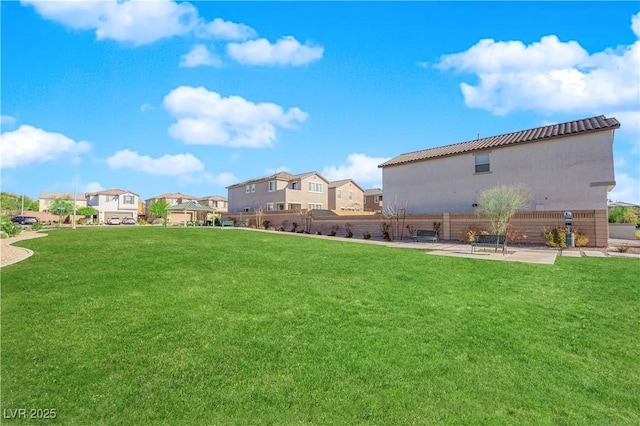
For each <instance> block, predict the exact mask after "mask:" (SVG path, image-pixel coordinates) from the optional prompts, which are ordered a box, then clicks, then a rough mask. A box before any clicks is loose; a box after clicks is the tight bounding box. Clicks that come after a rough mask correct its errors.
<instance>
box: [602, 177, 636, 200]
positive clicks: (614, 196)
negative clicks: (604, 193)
mask: <svg viewBox="0 0 640 426" xmlns="http://www.w3.org/2000/svg"><path fill="white" fill-rule="evenodd" d="M608 198H609V199H610V200H612V201H622V202H625V203H632V204H638V205H640V179H638V178H637V177H632V176H629V175H628V174H626V173H616V186H615V188H613V190H612V191H611V192H610V193H609V195H608Z"/></svg>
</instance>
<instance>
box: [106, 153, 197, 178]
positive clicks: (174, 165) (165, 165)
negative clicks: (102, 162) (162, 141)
mask: <svg viewBox="0 0 640 426" xmlns="http://www.w3.org/2000/svg"><path fill="white" fill-rule="evenodd" d="M107 164H108V165H109V167H111V168H112V169H116V170H117V169H131V170H137V171H140V172H143V173H148V174H150V175H163V176H179V175H183V174H186V173H192V172H201V171H202V170H204V166H203V165H202V163H201V162H200V160H198V159H197V158H196V157H194V156H193V155H191V154H177V155H168V154H167V155H163V156H162V157H160V158H151V157H149V156H146V155H139V154H138V153H137V152H135V151H131V150H128V149H124V150H122V151H118V152H116V153H115V154H114V155H112V156H111V157H109V158H107Z"/></svg>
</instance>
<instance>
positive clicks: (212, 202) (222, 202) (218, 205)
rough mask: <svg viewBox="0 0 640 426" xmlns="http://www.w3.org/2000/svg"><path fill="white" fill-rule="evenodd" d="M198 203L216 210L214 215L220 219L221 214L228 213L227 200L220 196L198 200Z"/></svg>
mask: <svg viewBox="0 0 640 426" xmlns="http://www.w3.org/2000/svg"><path fill="white" fill-rule="evenodd" d="M198 203H200V204H202V205H203V206H207V207H211V208H212V209H214V211H213V214H215V215H216V216H218V217H220V214H221V213H226V212H227V211H228V206H227V199H226V198H224V197H221V196H220V195H209V196H208V197H202V198H198Z"/></svg>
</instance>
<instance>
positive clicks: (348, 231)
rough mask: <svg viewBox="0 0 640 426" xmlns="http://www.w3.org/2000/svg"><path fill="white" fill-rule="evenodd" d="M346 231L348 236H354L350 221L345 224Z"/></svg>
mask: <svg viewBox="0 0 640 426" xmlns="http://www.w3.org/2000/svg"><path fill="white" fill-rule="evenodd" d="M344 232H345V237H346V238H351V237H353V232H351V224H350V223H349V222H347V223H345V224H344Z"/></svg>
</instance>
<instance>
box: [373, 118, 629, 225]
mask: <svg viewBox="0 0 640 426" xmlns="http://www.w3.org/2000/svg"><path fill="white" fill-rule="evenodd" d="M619 127H620V123H619V122H618V120H616V119H615V118H607V117H605V116H598V117H592V118H586V119H581V120H576V121H570V122H566V123H560V124H552V125H549V126H543V127H538V128H535V129H530V130H522V131H519V132H514V133H507V134H503V135H498V136H492V137H487V138H482V139H477V140H472V141H468V142H462V143H457V144H453V145H446V146H441V147H437V148H431V149H425V150H422V151H416V152H410V153H406V154H402V155H399V156H397V157H395V158H392V159H391V160H389V161H387V162H385V163H383V164H381V165H380V166H379V167H381V168H382V180H383V188H384V204H385V206H386V205H387V204H388V203H395V204H397V206H399V207H403V208H406V211H407V213H434V212H471V211H474V207H475V204H476V202H477V200H478V196H479V194H480V193H481V192H482V191H484V190H486V189H488V188H491V187H494V186H496V185H499V184H515V183H522V184H525V185H526V186H527V187H528V188H529V190H530V191H531V193H532V196H533V199H532V205H531V208H530V210H555V211H563V210H604V211H606V209H607V192H609V191H611V190H612V189H613V187H614V186H615V176H614V169H613V138H614V131H615V129H617V128H619Z"/></svg>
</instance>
